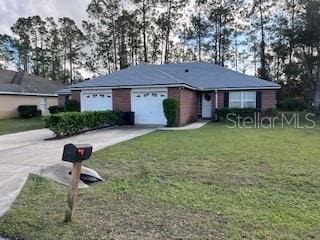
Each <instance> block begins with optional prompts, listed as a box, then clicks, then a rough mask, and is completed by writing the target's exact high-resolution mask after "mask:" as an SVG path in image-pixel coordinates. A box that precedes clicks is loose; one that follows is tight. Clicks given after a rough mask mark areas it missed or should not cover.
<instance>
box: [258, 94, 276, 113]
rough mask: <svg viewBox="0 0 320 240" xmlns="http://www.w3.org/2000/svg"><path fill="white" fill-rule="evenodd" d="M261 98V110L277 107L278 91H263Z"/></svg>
mask: <svg viewBox="0 0 320 240" xmlns="http://www.w3.org/2000/svg"><path fill="white" fill-rule="evenodd" d="M261 92H262V96H261V108H262V110H266V109H268V108H274V107H276V99H277V97H276V90H263V91H261Z"/></svg>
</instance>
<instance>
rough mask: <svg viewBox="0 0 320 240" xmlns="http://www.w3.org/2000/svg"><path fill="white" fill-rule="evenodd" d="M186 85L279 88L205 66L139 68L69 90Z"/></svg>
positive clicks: (188, 64) (140, 66) (116, 73)
mask: <svg viewBox="0 0 320 240" xmlns="http://www.w3.org/2000/svg"><path fill="white" fill-rule="evenodd" d="M182 84H184V85H189V86H191V87H194V88H196V89H198V90H209V89H210V90H213V89H227V88H228V89H229V88H235V89H236V88H280V86H279V85H278V84H275V83H272V82H270V81H265V80H262V79H258V78H255V77H251V76H248V75H245V74H242V73H239V72H235V71H232V70H229V69H227V68H224V67H220V66H217V65H215V64H211V63H205V62H192V63H180V64H164V65H151V64H140V65H137V66H134V67H130V68H127V69H124V70H121V71H118V72H115V73H112V74H109V75H105V76H100V77H97V78H95V79H92V80H89V81H85V82H81V83H78V84H75V85H72V86H69V87H68V88H71V89H77V88H96V87H125V86H150V85H182Z"/></svg>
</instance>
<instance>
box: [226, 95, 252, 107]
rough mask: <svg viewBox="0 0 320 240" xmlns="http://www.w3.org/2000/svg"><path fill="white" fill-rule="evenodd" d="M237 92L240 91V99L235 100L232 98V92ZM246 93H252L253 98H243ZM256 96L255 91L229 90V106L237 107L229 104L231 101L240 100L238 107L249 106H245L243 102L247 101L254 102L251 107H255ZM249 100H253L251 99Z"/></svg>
mask: <svg viewBox="0 0 320 240" xmlns="http://www.w3.org/2000/svg"><path fill="white" fill-rule="evenodd" d="M239 93H240V99H239V100H237V101H235V100H234V99H233V100H232V94H239ZM246 93H252V95H254V100H253V99H250V98H247V99H245V95H246ZM256 96H257V92H256V91H241V92H229V108H237V107H233V106H231V105H232V103H239V102H240V108H251V107H247V106H245V103H248V102H254V106H253V107H252V108H256V107H257V99H256ZM231 100H232V101H231ZM251 100H253V101H251Z"/></svg>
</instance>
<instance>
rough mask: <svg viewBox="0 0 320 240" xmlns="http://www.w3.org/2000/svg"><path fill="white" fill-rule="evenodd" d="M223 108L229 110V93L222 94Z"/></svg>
mask: <svg viewBox="0 0 320 240" xmlns="http://www.w3.org/2000/svg"><path fill="white" fill-rule="evenodd" d="M224 108H229V92H224Z"/></svg>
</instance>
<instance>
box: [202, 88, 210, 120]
mask: <svg viewBox="0 0 320 240" xmlns="http://www.w3.org/2000/svg"><path fill="white" fill-rule="evenodd" d="M202 118H204V119H210V118H212V97H211V94H209V93H203V94H202Z"/></svg>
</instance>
